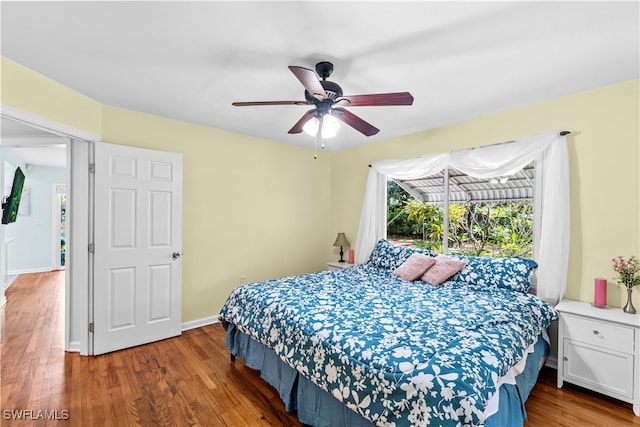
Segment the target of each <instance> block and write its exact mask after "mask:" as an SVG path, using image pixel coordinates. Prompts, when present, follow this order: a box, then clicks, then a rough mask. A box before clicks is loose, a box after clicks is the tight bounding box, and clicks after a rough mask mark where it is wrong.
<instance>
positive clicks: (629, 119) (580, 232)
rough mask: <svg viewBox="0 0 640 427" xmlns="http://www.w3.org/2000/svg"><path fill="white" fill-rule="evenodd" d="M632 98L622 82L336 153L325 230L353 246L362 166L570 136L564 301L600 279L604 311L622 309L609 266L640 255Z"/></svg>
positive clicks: (638, 115) (634, 91)
mask: <svg viewBox="0 0 640 427" xmlns="http://www.w3.org/2000/svg"><path fill="white" fill-rule="evenodd" d="M639 91H640V89H639V81H638V80H634V81H629V82H625V83H620V84H615V85H611V86H607V87H604V88H600V89H595V90H591V91H587V92H582V93H578V94H575V95H571V96H566V97H562V98H557V99H554V100H551V101H546V102H541V103H539V104H535V105H530V106H526V107H523V108H518V109H513V110H509V111H505V112H502V113H498V114H493V115H490V116H485V117H480V118H477V119H474V120H468V121H465V122H461V123H456V124H453V125H449V126H443V127H440V128H437V129H432V130H429V131H426V132H421V133H417V134H414V135H410V136H406V137H402V138H396V139H392V140H387V141H383V142H379V143H375V144H369V145H365V146H362V147H358V148H353V149H350V150H345V151H341V152H338V153H336V154H335V155H334V156H333V159H332V160H333V165H332V186H331V200H332V205H333V206H334V208H333V209H332V214H331V224H330V227H331V228H332V229H334V228H340V229H341V230H343V231H345V232H346V233H347V236H348V237H350V238H351V237H352V236H353V240H355V237H356V236H357V230H358V223H359V221H360V210H361V206H362V199H363V197H364V188H365V185H366V178H367V174H368V167H367V165H368V164H369V163H372V162H375V161H377V160H383V159H404V158H410V157H416V156H421V155H425V154H429V153H439V152H444V151H450V150H457V149H461V148H467V147H472V146H479V145H487V144H492V143H496V142H502V141H509V140H513V139H518V138H521V137H526V136H533V135H537V134H539V133H542V132H545V131H549V130H569V131H571V135H569V136H568V139H567V140H568V146H569V156H570V163H571V165H570V168H571V171H570V172H571V174H570V176H571V249H570V251H571V252H570V259H569V277H568V283H567V294H566V297H567V298H572V299H579V300H583V301H593V279H594V278H595V277H604V278H607V279H608V280H609V287H608V302H609V304H610V305H614V306H622V305H624V302H625V301H626V292H625V293H624V295H623V292H622V291H621V289H619V288H618V287H617V286H616V285H615V284H614V283H613V282H614V279H615V274H614V272H613V271H612V269H611V258H613V257H614V256H617V255H623V256H625V257H628V256H630V255H633V254H635V255H636V256H638V255H640V243H639V241H640V208H639V205H640V175H639V173H638V164H639V159H640V150H639V145H640V132H639V126H640V111H639V105H640V99H639ZM351 243H353V245H354V246H355V241H352V242H351ZM634 305H635V306H636V307H638V308H640V289H636V291H635V292H634Z"/></svg>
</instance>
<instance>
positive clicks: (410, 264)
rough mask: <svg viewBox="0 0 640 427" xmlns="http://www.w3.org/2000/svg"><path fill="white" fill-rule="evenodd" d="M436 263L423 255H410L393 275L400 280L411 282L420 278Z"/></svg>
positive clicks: (433, 259)
mask: <svg viewBox="0 0 640 427" xmlns="http://www.w3.org/2000/svg"><path fill="white" fill-rule="evenodd" d="M435 262H436V259H435V258H432V257H430V256H427V255H424V254H417V253H416V254H412V255H411V256H410V257H409V258H407V260H406V261H405V262H403V263H402V264H400V267H398V268H396V269H395V270H393V274H394V275H396V276H398V277H400V278H401V279H402V280H405V281H407V282H411V281H412V280H416V279H417V278H418V277H420V276H422V275H423V274H424V272H425V271H427V270H428V269H429V267H431V266H432V265H434V264H435Z"/></svg>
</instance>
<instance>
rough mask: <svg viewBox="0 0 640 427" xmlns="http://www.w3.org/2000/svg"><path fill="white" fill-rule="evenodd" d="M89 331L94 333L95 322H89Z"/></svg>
mask: <svg viewBox="0 0 640 427" xmlns="http://www.w3.org/2000/svg"><path fill="white" fill-rule="evenodd" d="M89 332H91V333H93V322H91V323H89Z"/></svg>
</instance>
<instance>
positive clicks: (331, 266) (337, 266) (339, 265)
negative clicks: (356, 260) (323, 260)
mask: <svg viewBox="0 0 640 427" xmlns="http://www.w3.org/2000/svg"><path fill="white" fill-rule="evenodd" d="M354 265H355V264H351V263H348V262H340V261H331V262H328V263H327V270H342V269H343V268H347V267H353V266H354Z"/></svg>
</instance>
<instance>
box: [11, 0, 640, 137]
mask: <svg viewBox="0 0 640 427" xmlns="http://www.w3.org/2000/svg"><path fill="white" fill-rule="evenodd" d="M1 8H2V11H1V12H2V13H1V17H2V30H1V36H2V42H1V48H2V55H3V56H5V57H8V58H10V59H12V60H14V61H16V62H18V63H20V64H23V65H25V66H27V67H29V68H31V69H33V70H35V71H37V72H40V73H42V74H44V75H45V76H48V77H50V78H52V79H53V80H56V81H58V82H60V83H62V84H64V85H66V86H68V87H70V88H72V89H74V90H76V91H79V92H81V93H83V94H85V95H87V96H89V97H91V98H93V99H95V100H97V101H99V102H101V103H104V104H108V105H112V106H115V107H119V108H124V109H129V110H135V111H140V112H145V113H150V114H156V115H159V116H163V117H168V118H173V119H178V120H183V121H186V122H192V123H197V124H201V125H205V126H211V127H215V128H220V129H226V130H230V131H234V132H239V133H243V134H249V135H255V136H259V137H263V138H268V139H272V140H277V141H282V142H285V143H290V144H298V145H304V146H312V145H313V138H311V137H309V136H306V135H304V134H301V135H288V134H287V131H288V130H289V129H290V128H291V126H293V124H294V123H295V122H296V121H297V120H298V119H299V118H300V117H301V116H302V114H303V113H304V112H305V111H306V110H308V109H309V107H300V106H268V107H233V106H231V103H232V102H233V101H263V100H301V99H304V98H303V91H304V90H303V88H302V85H301V84H300V83H299V82H298V80H297V79H296V78H295V77H294V76H293V74H292V73H291V72H290V71H289V70H288V69H287V66H289V65H299V66H304V67H307V68H314V65H315V63H316V62H318V61H321V60H329V61H331V62H333V63H334V65H335V71H334V73H333V75H332V76H331V78H330V80H332V81H335V82H336V83H339V84H340V85H341V86H342V88H343V90H344V92H345V95H355V94H366V93H381V92H397V91H409V92H411V93H412V94H413V96H414V98H415V102H414V105H413V106H410V107H407V106H402V107H398V106H396V107H351V108H349V110H350V111H351V112H352V113H355V114H357V115H359V116H360V117H362V118H363V119H365V120H367V121H368V122H370V123H372V124H373V125H375V126H376V127H378V128H380V129H381V131H380V133H379V134H377V135H376V136H373V137H365V136H363V135H361V134H359V133H358V132H356V131H355V130H353V129H351V128H348V127H346V126H342V128H341V130H340V133H339V134H338V136H337V137H336V138H335V139H333V140H331V141H329V142H328V144H327V149H330V150H337V149H343V148H349V147H353V146H356V145H359V144H364V143H368V142H373V141H377V140H383V139H388V138H391V137H396V136H401V135H405V134H410V133H414V132H418V131H422V130H426V129H430V128H434V127H438V126H441V125H445V124H450V123H454V122H459V121H462V120H467V119H470V118H475V117H479V116H482V115H486V114H490V113H494V112H498V111H502V110H506V109H510V108H514V107H518V106H522V105H527V104H531V103H535V102H538V101H543V100H545V99H549V98H554V97H559V96H564V95H568V94H572V93H576V92H580V91H584V90H588V89H592V88H597V87H601V86H605V85H608V84H612V83H616V82H621V81H626V80H631V79H636V78H638V77H639V63H640V56H639V55H640V49H639V38H640V37H639V36H640V29H639V15H640V13H639V3H638V2H636V1H627V2H607V1H603V2H597V1H588V2H579V1H569V2H507V1H497V2H478V1H472V2H459V1H449V2H430V1H411V2H396V1H393V2H392V1H386V2H385V1H376V2H366V1H356V2H333V1H298V2H293V1H286V2H282V1H280V2H265V1H259V2H249V1H236V2H220V1H198V2H152V1H142V2H82V1H72V2H55V1H47V2H6V1H5V2H2V3H1Z"/></svg>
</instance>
